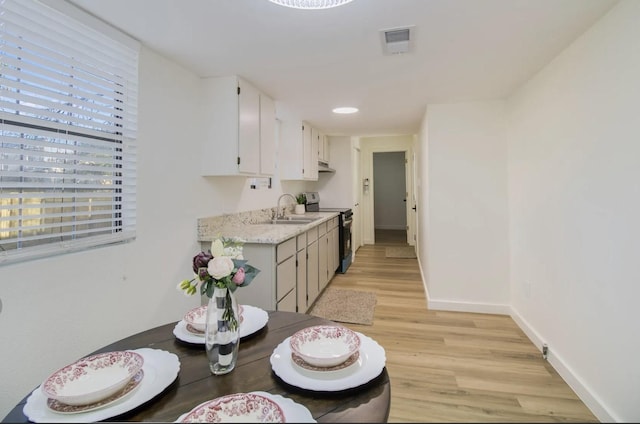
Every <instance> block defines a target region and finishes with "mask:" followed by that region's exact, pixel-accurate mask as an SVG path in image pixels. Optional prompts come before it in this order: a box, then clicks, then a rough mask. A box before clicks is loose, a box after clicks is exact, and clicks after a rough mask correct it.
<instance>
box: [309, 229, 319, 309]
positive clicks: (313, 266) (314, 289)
mask: <svg viewBox="0 0 640 424" xmlns="http://www.w3.org/2000/svg"><path fill="white" fill-rule="evenodd" d="M318 294H320V286H319V285H318V227H315V228H312V229H310V230H309V231H307V305H308V306H311V305H313V302H315V300H316V298H317V297H318Z"/></svg>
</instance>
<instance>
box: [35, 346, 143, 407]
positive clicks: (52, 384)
mask: <svg viewBox="0 0 640 424" xmlns="http://www.w3.org/2000/svg"><path fill="white" fill-rule="evenodd" d="M143 364H144V358H143V357H142V355H140V354H139V353H136V352H132V351H116V352H107V353H99V354H97V355H92V356H88V357H86V358H83V359H80V360H79V361H76V362H74V363H73V364H70V365H67V366H66V367H64V368H61V369H59V370H58V371H56V372H54V373H53V374H51V375H50V376H49V377H48V378H47V379H46V380H45V381H44V383H42V386H41V387H42V388H41V390H42V392H43V393H44V395H45V396H46V397H48V398H50V399H55V400H57V401H59V402H62V403H66V404H67V405H74V406H80V405H90V404H92V403H96V402H99V401H101V400H103V399H106V398H108V397H109V396H111V395H113V394H115V393H117V392H118V391H119V390H122V389H123V388H124V387H125V386H126V385H127V383H128V382H129V380H131V378H132V377H133V376H134V375H136V374H137V373H138V371H140V369H141V368H142V365H143Z"/></svg>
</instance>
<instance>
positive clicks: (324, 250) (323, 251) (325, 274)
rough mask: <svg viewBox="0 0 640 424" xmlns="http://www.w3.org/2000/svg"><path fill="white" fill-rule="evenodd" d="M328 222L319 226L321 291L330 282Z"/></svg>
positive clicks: (319, 282)
mask: <svg viewBox="0 0 640 424" xmlns="http://www.w3.org/2000/svg"><path fill="white" fill-rule="evenodd" d="M327 241H328V237H327V223H326V222H323V223H322V224H320V225H319V226H318V284H319V288H320V291H321V292H322V290H324V288H325V287H326V286H327V284H328V283H329V256H328V254H329V246H328V244H327Z"/></svg>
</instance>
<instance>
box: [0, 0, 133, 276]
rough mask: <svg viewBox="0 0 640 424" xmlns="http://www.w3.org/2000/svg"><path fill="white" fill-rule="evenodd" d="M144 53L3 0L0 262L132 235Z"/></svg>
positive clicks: (29, 2) (49, 12)
mask: <svg viewBox="0 0 640 424" xmlns="http://www.w3.org/2000/svg"><path fill="white" fill-rule="evenodd" d="M67 7H68V6H67ZM76 13H77V12H76ZM138 53H139V47H138V45H137V43H128V44H127V43H121V42H119V41H116V40H114V39H113V38H111V37H109V36H107V35H105V34H104V33H102V32H99V31H96V30H94V29H92V28H91V27H89V26H87V25H85V24H84V23H83V22H81V21H78V20H76V19H74V18H72V17H70V15H68V14H65V13H61V12H60V11H58V10H57V9H55V8H52V7H50V6H48V5H46V4H44V3H41V2H38V1H34V0H3V1H1V2H0V62H1V63H0V65H1V67H0V264H1V263H3V262H13V261H17V260H24V259H30V258H35V257H42V256H48V255H52V254H59V253H64V252H67V251H73V250H79V249H85V248H88V247H95V246H99V245H105V244H111V243H117V242H122V241H126V240H130V239H132V238H134V237H135V228H136V131H137V95H138Z"/></svg>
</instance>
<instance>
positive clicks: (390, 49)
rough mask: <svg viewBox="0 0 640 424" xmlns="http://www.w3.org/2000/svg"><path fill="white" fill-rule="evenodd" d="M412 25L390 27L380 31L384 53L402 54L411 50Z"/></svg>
mask: <svg viewBox="0 0 640 424" xmlns="http://www.w3.org/2000/svg"><path fill="white" fill-rule="evenodd" d="M414 32H415V31H414V27H413V26H410V27H406V28H392V29H385V30H382V31H380V36H381V38H382V51H383V53H384V54H387V55H388V54H402V53H409V52H410V51H412V50H413V39H414V36H415V34H414Z"/></svg>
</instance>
